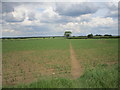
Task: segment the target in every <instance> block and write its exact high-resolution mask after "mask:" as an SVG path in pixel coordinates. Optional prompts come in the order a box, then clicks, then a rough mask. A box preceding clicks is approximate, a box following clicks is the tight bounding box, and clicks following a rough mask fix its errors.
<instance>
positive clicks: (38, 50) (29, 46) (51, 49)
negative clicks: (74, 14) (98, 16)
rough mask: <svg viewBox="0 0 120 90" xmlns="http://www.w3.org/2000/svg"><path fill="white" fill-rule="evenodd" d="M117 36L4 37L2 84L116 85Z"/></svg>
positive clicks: (42, 85) (44, 86)
mask: <svg viewBox="0 0 120 90" xmlns="http://www.w3.org/2000/svg"><path fill="white" fill-rule="evenodd" d="M117 57H118V39H99V40H97V39H87V40H85V39H75V40H74V39H23V40H21V39H17V40H3V71H4V72H3V86H4V87H23V88H25V87H36V88H94V87H97V88H98V87H99V88H116V87H117V79H118V58H117Z"/></svg>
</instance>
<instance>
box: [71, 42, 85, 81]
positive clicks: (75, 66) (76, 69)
mask: <svg viewBox="0 0 120 90" xmlns="http://www.w3.org/2000/svg"><path fill="white" fill-rule="evenodd" d="M70 56H71V65H72V68H71V75H72V77H73V79H76V78H79V77H80V76H81V75H82V73H83V68H82V66H81V64H80V63H79V61H78V60H77V59H76V54H75V52H74V49H73V48H72V45H71V44H70Z"/></svg>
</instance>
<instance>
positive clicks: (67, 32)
mask: <svg viewBox="0 0 120 90" xmlns="http://www.w3.org/2000/svg"><path fill="white" fill-rule="evenodd" d="M71 34H72V32H71V31H65V33H64V36H65V37H66V38H68V37H70V35H71Z"/></svg>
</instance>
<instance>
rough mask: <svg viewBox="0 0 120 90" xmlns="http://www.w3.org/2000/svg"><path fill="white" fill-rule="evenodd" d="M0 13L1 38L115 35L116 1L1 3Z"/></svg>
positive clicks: (116, 27) (116, 26)
mask: <svg viewBox="0 0 120 90" xmlns="http://www.w3.org/2000/svg"><path fill="white" fill-rule="evenodd" d="M0 5H1V4H0ZM0 14H1V15H2V20H1V19H0V24H2V37H18V36H63V35H64V32H65V31H72V35H73V36H75V35H77V36H81V35H82V36H84V35H88V34H90V33H92V34H94V35H96V34H102V35H104V34H112V35H118V3H117V2H114V3H113V2H96V3H95V2H26V3H25V2H2V12H1V13H0Z"/></svg>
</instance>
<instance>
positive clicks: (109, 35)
mask: <svg viewBox="0 0 120 90" xmlns="http://www.w3.org/2000/svg"><path fill="white" fill-rule="evenodd" d="M104 36H112V35H109V34H105V35H104Z"/></svg>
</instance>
